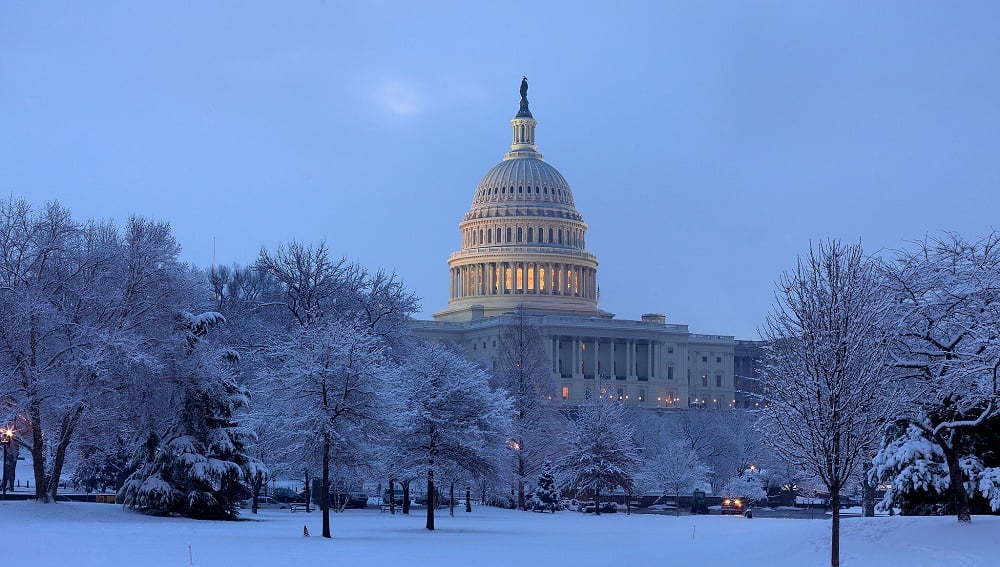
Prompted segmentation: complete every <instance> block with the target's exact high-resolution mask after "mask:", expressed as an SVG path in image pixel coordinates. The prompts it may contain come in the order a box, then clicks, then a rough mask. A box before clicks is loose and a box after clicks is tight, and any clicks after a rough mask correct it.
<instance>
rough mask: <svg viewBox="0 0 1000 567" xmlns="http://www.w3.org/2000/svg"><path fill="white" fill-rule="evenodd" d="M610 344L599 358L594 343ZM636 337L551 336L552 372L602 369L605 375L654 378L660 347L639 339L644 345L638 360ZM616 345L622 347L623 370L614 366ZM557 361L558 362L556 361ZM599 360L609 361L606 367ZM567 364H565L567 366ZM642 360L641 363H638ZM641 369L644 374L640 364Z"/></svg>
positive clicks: (586, 371)
mask: <svg viewBox="0 0 1000 567" xmlns="http://www.w3.org/2000/svg"><path fill="white" fill-rule="evenodd" d="M567 343H569V352H570V356H569V358H570V360H563V358H562V356H561V354H562V346H563V345H564V344H567ZM601 344H603V345H605V346H608V347H610V349H611V353H610V355H609V356H608V357H607V360H606V361H601V358H600V356H599V354H600V349H599V348H598V345H601ZM639 344H640V341H638V340H635V339H625V340H624V341H616V340H613V339H609V340H606V341H603V342H602V341H600V339H598V338H596V337H594V338H582V337H552V340H551V341H550V343H549V354H550V360H552V372H553V373H556V374H564V373H565V374H587V375H597V374H600V373H605V374H607V375H609V376H642V377H645V378H655V377H656V368H657V367H658V366H659V364H660V357H661V356H662V353H661V351H662V348H661V346H660V344H659V343H658V342H656V341H648V342H647V341H642V342H641V344H643V345H645V346H646V353H645V354H646V356H645V357H644V358H645V360H641V361H640V360H639ZM619 348H624V349H625V372H624V373H621V372H618V369H617V368H615V361H616V360H617V356H618V350H617V349H619ZM560 362H561V363H562V364H560ZM599 362H604V363H606V364H609V365H610V367H607V368H606V367H603V366H600V367H599V364H598V363H599ZM567 364H568V368H567ZM639 364H642V365H643V366H642V367H640V366H638V365H639ZM643 367H644V369H645V371H646V372H645V374H642V373H640V372H639V370H640V368H643Z"/></svg>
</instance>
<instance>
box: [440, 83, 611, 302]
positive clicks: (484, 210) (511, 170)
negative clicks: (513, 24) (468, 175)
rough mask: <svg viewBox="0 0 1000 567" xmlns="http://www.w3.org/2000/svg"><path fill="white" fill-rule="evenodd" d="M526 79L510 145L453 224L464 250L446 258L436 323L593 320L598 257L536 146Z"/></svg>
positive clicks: (565, 186) (561, 181) (566, 191)
mask: <svg viewBox="0 0 1000 567" xmlns="http://www.w3.org/2000/svg"><path fill="white" fill-rule="evenodd" d="M527 91H528V84H527V80H522V82H521V104H520V109H519V110H518V113H517V115H516V116H515V117H514V119H513V120H511V126H512V127H513V143H512V144H511V148H510V151H509V152H507V153H506V154H505V155H504V159H503V161H501V162H500V163H498V164H497V165H495V166H494V167H493V168H492V169H490V170H489V171H488V172H487V173H486V175H484V176H483V178H482V180H481V181H480V182H479V185H478V186H477V187H476V192H475V194H474V195H473V199H472V207H471V208H470V209H469V212H467V213H466V214H465V218H464V219H463V220H462V222H461V223H460V224H459V229H460V231H461V233H462V248H461V250H459V251H458V252H455V253H453V254H452V255H451V257H450V258H449V259H448V265H449V267H450V268H451V270H450V272H451V295H450V298H449V300H448V307H446V308H445V309H443V310H441V311H439V312H438V313H435V314H434V318H435V319H438V320H445V321H448V320H455V321H461V320H471V319H475V318H479V317H488V316H493V315H500V314H503V313H507V312H511V311H518V310H520V311H527V312H538V313H564V314H576V315H597V314H599V313H600V311H599V310H598V308H597V290H596V281H597V258H596V257H595V256H594V255H593V254H591V253H590V252H587V251H586V249H585V234H586V231H587V225H586V223H584V222H583V216H582V215H581V214H580V213H579V212H578V211H577V210H576V205H575V204H574V201H573V192H572V190H571V189H570V187H569V183H567V182H566V178H564V177H563V176H562V174H560V173H559V171H558V170H556V168H554V167H552V166H551V165H549V164H548V163H546V162H545V161H544V158H543V156H542V154H540V153H539V152H538V150H537V147H536V146H535V126H536V125H537V121H536V120H535V119H534V117H533V116H532V115H531V111H530V110H529V109H528V98H527Z"/></svg>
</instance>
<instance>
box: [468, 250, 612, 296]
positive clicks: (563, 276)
mask: <svg viewBox="0 0 1000 567" xmlns="http://www.w3.org/2000/svg"><path fill="white" fill-rule="evenodd" d="M596 289H597V270H596V269H595V268H594V267H592V266H583V265H580V264H576V263H561V262H545V261H537V260H536V261H531V260H523V261H488V262H475V263H469V264H461V265H456V266H454V267H452V269H451V300H453V301H454V300H463V299H473V300H474V299H477V298H484V297H488V296H503V295H548V296H567V297H579V298H583V299H588V300H596V299H597V296H596Z"/></svg>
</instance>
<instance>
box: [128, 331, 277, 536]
mask: <svg viewBox="0 0 1000 567" xmlns="http://www.w3.org/2000/svg"><path fill="white" fill-rule="evenodd" d="M223 321H224V318H223V317H222V316H221V315H219V314H218V313H214V312H209V313H205V314H202V315H198V316H194V315H191V314H189V313H181V314H180V315H179V316H178V327H179V329H180V330H181V331H182V336H183V340H182V341H179V342H178V343H177V345H176V348H175V349H174V350H173V351H172V352H169V353H168V354H167V356H166V357H165V358H166V360H165V364H164V367H163V369H162V373H161V375H160V376H159V378H160V381H161V382H162V383H163V384H164V385H165V386H166V387H164V388H161V389H160V390H159V391H160V392H161V395H163V396H164V397H161V398H159V399H157V400H156V403H154V404H152V405H154V406H156V405H160V407H162V408H163V410H164V411H163V412H162V413H161V414H160V417H161V418H162V421H161V422H160V423H158V424H156V425H154V426H153V427H151V428H150V429H149V431H148V433H147V435H146V438H145V442H144V443H143V444H142V446H141V447H139V448H138V450H137V451H136V452H135V455H134V457H133V461H132V467H133V468H134V469H135V472H133V473H132V474H131V475H130V476H129V478H128V479H127V480H126V481H125V484H124V485H123V486H122V488H121V490H120V491H119V493H118V495H119V498H120V499H121V501H122V502H123V503H124V504H125V505H126V506H129V507H131V508H135V509H139V510H142V511H144V512H148V513H154V514H179V515H182V516H187V517H191V518H199V519H235V518H236V517H237V516H238V514H239V511H238V501H239V500H240V499H241V498H244V497H246V496H247V495H248V494H249V490H248V488H247V486H246V483H245V480H244V479H245V471H247V470H250V471H254V470H260V469H262V465H261V464H260V463H259V462H257V461H256V459H254V458H253V457H251V456H250V455H249V454H248V445H249V444H250V443H251V442H252V441H253V434H252V433H251V432H250V431H249V430H247V429H246V428H244V427H242V426H241V425H240V424H239V422H238V421H237V419H236V414H237V412H238V411H239V410H240V409H242V408H244V407H246V406H247V404H248V403H249V397H248V392H247V390H246V389H245V388H244V387H242V386H241V385H239V383H238V382H237V380H236V376H235V375H234V373H233V372H232V368H231V363H232V362H233V361H232V360H231V359H228V358H226V357H225V356H224V355H225V353H226V352H227V351H225V350H223V349H219V348H216V347H213V345H211V344H209V342H208V341H206V340H204V339H205V337H206V336H207V334H208V331H209V329H210V328H211V327H213V326H215V325H217V324H219V323H222V322H223Z"/></svg>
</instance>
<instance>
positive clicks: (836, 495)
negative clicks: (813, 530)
mask: <svg viewBox="0 0 1000 567" xmlns="http://www.w3.org/2000/svg"><path fill="white" fill-rule="evenodd" d="M830 506H832V507H833V524H832V527H831V535H830V567H840V487H837V488H834V489H831V490H830Z"/></svg>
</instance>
